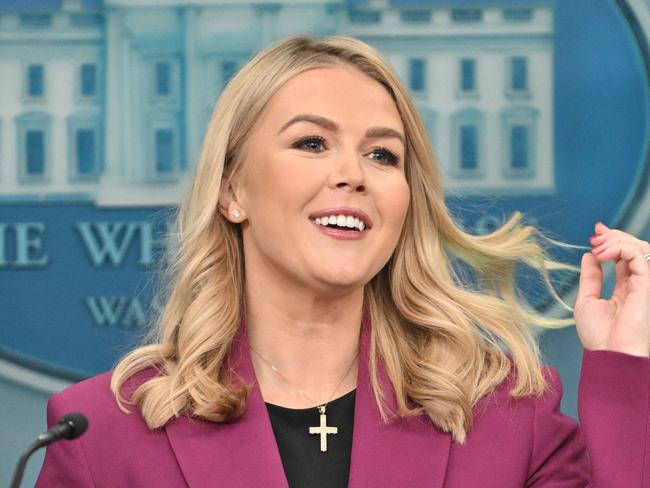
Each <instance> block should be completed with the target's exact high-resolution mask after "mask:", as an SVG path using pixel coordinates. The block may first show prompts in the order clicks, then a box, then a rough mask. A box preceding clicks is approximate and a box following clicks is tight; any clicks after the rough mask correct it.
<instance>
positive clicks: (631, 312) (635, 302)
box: [574, 222, 650, 357]
mask: <svg viewBox="0 0 650 488" xmlns="http://www.w3.org/2000/svg"><path fill="white" fill-rule="evenodd" d="M589 241H590V242H591V245H592V247H593V249H592V251H591V253H587V254H585V255H583V256H582V264H581V272H580V285H579V288H578V298H577V301H576V305H575V309H574V316H575V319H576V327H577V330H578V336H579V337H580V341H581V342H582V345H583V346H584V347H585V348H586V349H590V350H603V349H605V350H610V351H617V352H622V353H626V354H632V355H635V356H644V357H648V356H650V261H648V254H650V244H649V243H648V242H646V241H642V240H640V239H637V238H636V237H634V236H632V235H630V234H628V233H626V232H622V231H620V230H616V229H610V228H609V227H607V226H605V225H604V224H603V223H601V222H598V223H597V224H596V226H595V235H594V236H593V237H591V238H590V239H589ZM606 261H614V262H615V263H616V285H615V287H614V291H613V293H612V296H611V298H609V299H605V298H601V295H600V294H601V290H602V286H603V272H602V269H601V263H604V262H606Z"/></svg>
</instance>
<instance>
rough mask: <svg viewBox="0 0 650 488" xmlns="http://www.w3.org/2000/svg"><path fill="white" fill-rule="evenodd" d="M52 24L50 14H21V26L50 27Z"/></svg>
mask: <svg viewBox="0 0 650 488" xmlns="http://www.w3.org/2000/svg"><path fill="white" fill-rule="evenodd" d="M50 24H52V16H51V15H50V14H23V15H21V16H20V25H21V27H49V26H50Z"/></svg>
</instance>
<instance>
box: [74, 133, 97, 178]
mask: <svg viewBox="0 0 650 488" xmlns="http://www.w3.org/2000/svg"><path fill="white" fill-rule="evenodd" d="M75 145H76V151H77V173H78V174H80V175H87V174H91V173H94V172H95V169H96V167H95V131H93V130H92V129H80V130H78V131H77V139H76V141H75Z"/></svg>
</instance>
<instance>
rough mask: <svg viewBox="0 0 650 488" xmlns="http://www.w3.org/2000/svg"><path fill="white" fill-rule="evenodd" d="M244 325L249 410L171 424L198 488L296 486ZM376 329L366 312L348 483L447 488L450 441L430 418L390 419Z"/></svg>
mask: <svg viewBox="0 0 650 488" xmlns="http://www.w3.org/2000/svg"><path fill="white" fill-rule="evenodd" d="M245 325H246V324H245V323H244V322H243V321H242V323H241V325H240V328H239V331H238V333H237V336H236V338H235V341H234V342H233V347H232V350H231V353H230V355H229V362H230V364H231V365H232V366H233V368H234V369H235V371H237V373H238V374H239V375H240V376H241V377H242V378H243V379H244V380H245V381H247V382H248V383H252V384H253V386H252V388H251V389H250V392H249V396H248V400H247V403H246V410H245V412H244V414H243V415H242V416H241V417H239V418H238V419H236V420H234V421H231V422H226V423H214V422H205V421H201V420H198V419H195V418H191V417H187V416H183V417H180V418H177V419H175V420H173V421H171V422H169V423H168V424H167V426H166V427H165V431H166V433H167V436H168V438H169V442H170V445H171V447H172V450H173V451H174V455H175V456H176V459H177V461H178V464H179V466H180V468H181V470H182V472H183V475H184V476H185V480H186V481H187V484H188V485H189V486H190V487H191V488H200V487H209V486H210V487H212V486H228V487H233V488H236V487H247V488H250V487H265V488H288V486H289V485H288V482H287V479H286V476H285V474H284V468H283V466H282V460H281V458H280V453H279V451H278V447H277V444H276V441H275V435H274V434H273V428H272V427H271V421H270V419H269V416H268V412H267V409H266V405H265V403H264V399H263V397H262V394H261V391H260V388H259V385H258V384H257V380H256V377H255V370H254V369H253V363H252V360H251V356H250V349H249V347H248V337H247V334H246V326H245ZM370 327H371V325H370V320H369V319H368V318H367V315H364V320H363V324H362V327H361V336H360V350H359V369H358V377H357V391H356V394H355V408H354V427H353V433H352V455H351V465H350V478H349V484H348V488H366V487H368V486H377V487H384V486H387V487H393V486H427V487H430V488H442V486H443V483H444V478H445V472H446V468H447V461H448V457H449V449H450V447H451V438H450V436H449V434H446V433H444V432H442V431H440V430H438V429H437V428H436V427H434V426H433V425H432V423H431V422H430V421H429V419H428V417H425V416H418V417H408V418H406V419H397V420H393V421H390V422H389V423H388V424H385V423H383V421H382V419H381V415H380V412H379V409H378V407H377V403H376V401H375V397H374V393H373V390H372V385H371V383H370V372H369V370H368V354H369V347H370ZM378 376H379V379H380V382H381V384H382V387H383V389H384V392H385V400H386V405H387V406H388V407H389V409H390V410H392V411H395V410H396V408H395V405H396V401H395V394H394V391H393V388H392V386H391V383H390V381H389V379H388V375H387V373H386V371H385V369H384V368H383V366H382V365H381V363H380V364H379V370H378Z"/></svg>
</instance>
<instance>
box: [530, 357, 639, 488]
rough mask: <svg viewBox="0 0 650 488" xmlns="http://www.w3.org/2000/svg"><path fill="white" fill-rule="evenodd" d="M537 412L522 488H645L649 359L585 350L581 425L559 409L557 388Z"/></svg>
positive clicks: (555, 379)
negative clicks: (527, 466) (524, 485)
mask: <svg viewBox="0 0 650 488" xmlns="http://www.w3.org/2000/svg"><path fill="white" fill-rule="evenodd" d="M545 374H546V376H547V379H548V383H549V386H550V390H549V392H548V393H547V394H546V395H545V396H544V397H543V398H542V399H540V401H539V402H538V403H537V404H536V406H535V413H534V425H533V449H532V453H531V458H530V466H529V473H531V474H530V476H529V479H528V482H527V483H526V487H527V488H584V487H589V488H618V487H621V488H641V487H642V488H650V469H649V465H650V455H648V453H647V449H648V444H650V442H649V440H650V438H649V432H648V423H649V415H650V358H642V357H636V356H631V355H628V354H622V353H617V352H613V351H589V350H585V352H584V355H583V360H582V370H581V374H580V385H579V388H578V416H579V418H580V426H578V424H577V422H575V420H573V419H572V418H570V417H568V416H566V415H564V414H562V413H561V411H560V400H561V398H562V382H561V379H560V376H559V374H558V372H557V371H556V370H555V369H554V368H552V367H546V368H545Z"/></svg>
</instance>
